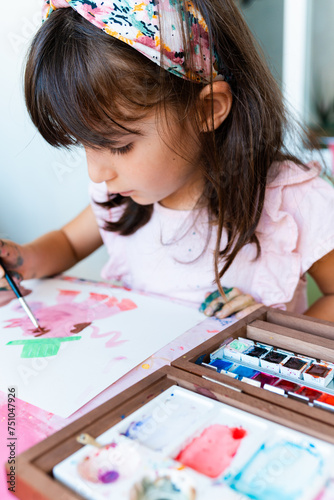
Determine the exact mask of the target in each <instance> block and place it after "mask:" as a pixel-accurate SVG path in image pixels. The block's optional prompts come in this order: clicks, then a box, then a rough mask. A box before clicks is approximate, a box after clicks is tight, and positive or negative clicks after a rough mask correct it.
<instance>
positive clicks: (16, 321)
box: [5, 290, 137, 348]
mask: <svg viewBox="0 0 334 500" xmlns="http://www.w3.org/2000/svg"><path fill="white" fill-rule="evenodd" d="M80 294H81V292H80V291H79V292H78V291H76V290H58V295H57V297H56V304H55V305H52V306H46V305H45V304H44V303H43V302H32V303H30V307H31V309H32V310H33V312H34V314H35V316H36V318H37V320H38V322H39V324H40V326H41V327H42V329H43V331H39V332H38V331H36V330H35V329H34V328H33V326H32V325H31V322H30V320H29V318H27V317H26V316H23V317H16V318H13V319H9V320H7V323H8V324H7V325H6V326H5V328H21V329H22V331H23V335H24V336H29V337H31V336H39V337H40V336H43V337H47V338H53V337H69V336H71V335H73V333H74V334H76V333H80V332H82V331H83V330H85V329H87V328H90V329H91V335H90V337H91V338H105V337H109V338H108V340H107V342H106V344H105V346H106V347H108V348H112V347H117V346H119V345H121V344H123V343H124V342H127V341H126V340H121V332H115V331H111V332H103V333H102V332H101V333H100V329H99V328H98V327H97V326H96V325H93V324H92V323H93V322H94V321H95V320H98V319H106V318H110V317H112V316H114V315H116V314H119V313H121V312H124V311H130V310H132V309H136V308H137V305H136V304H135V303H134V302H133V301H132V300H130V299H121V300H119V299H117V298H116V297H113V296H109V295H107V294H99V293H93V292H91V293H90V294H89V297H88V298H87V299H85V300H82V301H81V302H80ZM14 310H16V311H17V312H20V314H21V313H22V311H21V308H20V307H15V308H14Z"/></svg>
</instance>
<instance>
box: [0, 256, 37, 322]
mask: <svg viewBox="0 0 334 500" xmlns="http://www.w3.org/2000/svg"><path fill="white" fill-rule="evenodd" d="M0 266H1V267H2V269H3V270H4V271H5V278H6V280H7V282H8V285H9V286H10V288H11V289H12V290H13V292H14V293H15V295H16V297H17V298H18V299H19V302H20V304H21V306H22V307H23V309H24V310H25V312H26V313H27V315H28V317H29V319H30V321H31V322H32V324H33V325H34V327H35V328H38V330H39V329H40V327H39V324H38V322H37V320H36V318H35V316H34V315H33V313H32V312H31V310H30V308H29V306H28V304H27V303H26V301H25V300H24V298H23V296H22V293H21V292H20V290H19V288H18V287H17V286H16V284H15V281H14V280H13V278H12V276H11V274H10V273H9V271H8V270H7V269H6V266H5V265H4V263H3V261H2V259H1V258H0Z"/></svg>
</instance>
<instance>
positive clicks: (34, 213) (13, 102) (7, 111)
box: [0, 0, 106, 279]
mask: <svg viewBox="0 0 334 500" xmlns="http://www.w3.org/2000/svg"><path fill="white" fill-rule="evenodd" d="M41 5H42V2H41V0H29V1H26V0H16V1H15V2H13V1H11V2H3V4H2V5H1V11H2V15H1V19H0V23H1V29H0V65H1V66H0V67H1V74H2V77H1V82H0V116H1V120H0V179H1V180H0V183H1V195H0V237H1V238H9V239H12V240H14V241H17V242H18V243H25V242H27V241H30V240H31V239H33V238H36V237H37V236H40V235H41V234H43V233H45V232H47V231H50V230H52V229H56V228H58V227H60V226H61V225H63V224H64V223H66V222H67V221H68V220H70V219H71V218H73V217H74V216H75V215H76V214H78V213H79V212H80V211H81V210H82V209H83V208H84V207H85V206H86V205H87V204H88V202H89V199H88V191H87V187H88V175H87V169H86V163H85V157H84V154H83V152H82V151H80V150H79V151H75V150H74V151H73V153H68V152H64V151H62V150H56V149H54V148H52V147H50V146H49V145H48V144H47V143H46V142H45V141H44V139H42V138H41V137H40V136H39V134H38V132H36V130H35V128H34V126H33V125H32V123H31V122H30V119H29V117H28V114H27V112H26V110H25V106H24V98H23V83H22V81H23V67H24V58H25V54H26V51H27V48H28V46H29V42H30V40H31V39H32V36H33V34H34V33H35V32H36V30H37V29H38V27H39V26H40V22H41ZM105 260H106V252H105V250H104V249H101V250H99V251H98V252H96V254H94V256H92V257H90V258H89V259H86V261H85V262H83V263H80V264H79V265H78V267H76V268H74V269H73V270H72V272H71V274H74V275H78V276H79V275H80V276H81V277H90V278H92V279H99V270H100V268H101V266H102V265H103V262H105Z"/></svg>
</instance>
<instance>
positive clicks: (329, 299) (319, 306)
mask: <svg viewBox="0 0 334 500" xmlns="http://www.w3.org/2000/svg"><path fill="white" fill-rule="evenodd" d="M308 272H309V274H310V275H311V276H312V278H313V279H314V281H315V282H316V283H317V285H318V287H319V288H320V290H321V292H322V293H323V294H324V297H321V298H320V299H319V300H317V302H315V303H314V304H313V305H312V306H311V307H310V308H309V309H308V310H307V311H306V312H305V314H306V315H307V316H313V317H314V318H319V319H324V320H327V321H334V250H332V251H331V252H330V253H328V254H327V255H325V256H324V257H322V259H320V260H318V261H317V262H315V263H314V264H313V266H312V267H311V268H310V269H309V271H308Z"/></svg>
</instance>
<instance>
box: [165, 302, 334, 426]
mask: <svg viewBox="0 0 334 500" xmlns="http://www.w3.org/2000/svg"><path fill="white" fill-rule="evenodd" d="M172 364H173V366H175V367H177V368H180V369H182V370H186V371H189V372H191V373H194V374H196V375H199V376H201V377H204V378H208V379H210V380H214V381H215V382H216V383H218V384H225V385H228V386H230V387H233V388H234V389H235V390H239V391H242V392H243V393H246V394H250V395H252V396H255V397H258V398H261V399H264V400H266V401H269V402H272V403H275V404H278V405H280V406H283V407H285V408H289V409H293V411H296V412H298V413H301V414H304V415H311V416H312V418H315V419H317V420H321V421H324V422H328V423H332V422H333V412H334V324H333V323H330V322H326V321H320V320H315V319H313V318H309V317H306V316H301V315H299V316H298V315H293V314H290V313H287V312H284V311H279V310H274V309H268V308H265V307H264V308H261V309H259V310H258V311H256V312H255V313H253V314H251V315H249V316H248V317H247V318H245V319H244V320H242V321H238V322H237V323H235V324H233V325H231V326H230V327H229V328H227V329H225V330H223V331H222V332H220V333H218V334H217V335H216V336H214V337H212V338H211V339H210V340H208V341H207V342H204V343H203V344H201V345H200V346H198V347H196V348H195V349H193V350H192V351H190V352H188V353H187V354H185V355H184V356H182V357H180V358H179V359H177V360H176V361H174V362H173V363H172ZM282 396H283V397H282ZM319 410H321V411H319ZM323 410H325V411H323ZM310 412H311V413H310Z"/></svg>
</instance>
